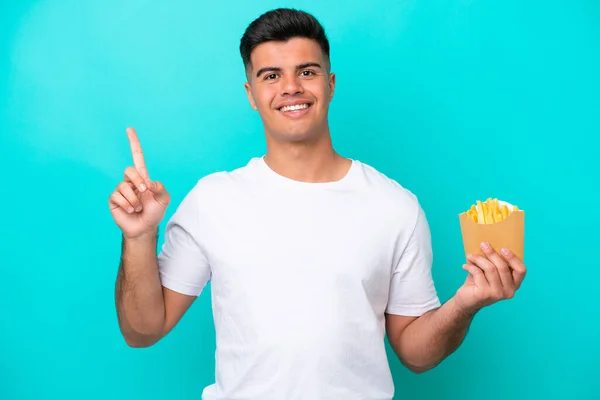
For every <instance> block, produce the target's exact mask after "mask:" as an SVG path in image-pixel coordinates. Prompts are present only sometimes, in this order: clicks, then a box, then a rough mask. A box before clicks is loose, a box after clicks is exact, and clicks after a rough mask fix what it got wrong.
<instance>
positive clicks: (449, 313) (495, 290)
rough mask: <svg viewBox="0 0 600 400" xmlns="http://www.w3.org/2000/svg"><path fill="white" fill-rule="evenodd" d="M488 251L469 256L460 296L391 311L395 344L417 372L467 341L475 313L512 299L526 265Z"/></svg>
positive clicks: (390, 334)
mask: <svg viewBox="0 0 600 400" xmlns="http://www.w3.org/2000/svg"><path fill="white" fill-rule="evenodd" d="M482 250H483V251H484V254H485V256H483V255H471V254H470V255H468V257H467V259H468V261H469V263H468V264H465V265H463V268H464V269H465V270H467V271H468V272H469V275H468V276H467V279H466V280H465V283H464V284H463V286H461V287H460V288H459V289H458V291H457V292H456V295H455V296H454V297H452V298H451V299H450V300H448V301H447V302H446V303H444V305H442V306H441V307H439V308H437V309H435V310H432V311H429V312H427V313H425V314H423V315H422V316H420V317H418V318H417V317H408V316H398V315H386V328H387V333H388V339H389V341H390V345H391V346H392V348H393V349H394V351H395V353H396V354H397V356H398V358H399V359H400V360H401V361H402V363H403V364H405V365H406V366H407V367H408V368H409V369H411V370H412V371H413V372H416V373H421V372H425V371H427V370H429V369H431V368H434V367H435V366H436V365H438V364H439V363H440V362H442V361H443V360H444V359H445V358H446V357H448V356H449V355H450V354H452V353H453V352H454V351H455V350H456V349H457V348H458V347H459V346H460V345H461V343H462V342H463V340H464V338H465V335H466V333H467V330H468V329H469V326H470V324H471V322H472V320H473V317H474V316H475V314H476V313H477V312H478V311H479V310H481V309H482V308H484V307H486V306H489V305H491V304H494V303H496V302H498V301H501V300H505V299H511V298H513V296H514V294H515V292H516V291H517V290H518V289H519V288H520V286H521V283H522V282H523V279H524V278H525V274H526V272H527V269H526V267H525V265H524V264H523V262H522V261H521V260H519V259H518V258H517V257H516V256H515V254H514V253H512V252H511V251H510V250H507V249H504V250H505V251H504V252H503V253H502V254H503V256H500V255H499V254H498V253H496V252H495V250H494V249H493V248H491V246H489V244H487V243H483V244H482Z"/></svg>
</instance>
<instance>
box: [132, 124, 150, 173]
mask: <svg viewBox="0 0 600 400" xmlns="http://www.w3.org/2000/svg"><path fill="white" fill-rule="evenodd" d="M127 137H128V138H129V146H130V147H131V154H132V156H133V165H135V168H136V169H137V170H138V172H139V173H140V174H141V175H142V177H143V178H144V179H148V178H149V175H148V170H147V169H146V162H145V161H144V153H143V152H142V145H141V144H140V140H139V139H138V136H137V133H136V132H135V129H133V128H127Z"/></svg>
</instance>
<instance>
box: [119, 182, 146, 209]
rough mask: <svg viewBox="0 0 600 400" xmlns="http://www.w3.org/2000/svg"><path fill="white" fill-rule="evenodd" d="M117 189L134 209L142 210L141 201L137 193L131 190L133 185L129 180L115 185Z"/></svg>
mask: <svg viewBox="0 0 600 400" xmlns="http://www.w3.org/2000/svg"><path fill="white" fill-rule="evenodd" d="M117 191H118V192H119V193H121V195H122V196H123V197H124V198H125V199H126V200H127V201H128V202H129V204H130V205H131V206H132V207H133V209H134V210H135V211H141V210H142V203H141V201H140V199H139V197H138V195H137V194H135V192H134V191H133V187H132V186H131V183H129V182H121V183H120V184H119V186H117Z"/></svg>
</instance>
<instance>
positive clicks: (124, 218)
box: [108, 128, 171, 238]
mask: <svg viewBox="0 0 600 400" xmlns="http://www.w3.org/2000/svg"><path fill="white" fill-rule="evenodd" d="M127 136H128V138H129V145H130V146H131V153H132V155H133V166H129V167H127V168H126V169H125V176H124V179H123V181H122V182H120V183H119V184H118V185H117V188H116V189H115V191H114V192H112V193H111V195H110V197H109V200H108V206H109V208H110V212H111V213H112V216H113V219H114V220H115V222H116V223H117V225H118V226H119V228H120V229H121V231H122V232H123V235H124V236H125V237H126V238H138V237H141V236H144V235H146V234H150V235H153V234H155V233H156V230H157V227H158V225H159V224H160V222H161V221H162V219H163V217H164V215H165V211H166V209H167V207H168V205H169V203H170V201H171V196H170V195H169V192H167V190H166V189H165V187H164V185H163V184H161V183H160V182H157V181H152V180H151V179H150V176H149V174H148V169H147V168H146V163H145V161H144V154H143V153H142V147H141V145H140V141H139V139H138V136H137V134H136V132H135V130H134V129H133V128H128V129H127Z"/></svg>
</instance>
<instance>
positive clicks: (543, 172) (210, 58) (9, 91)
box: [0, 0, 600, 400]
mask: <svg viewBox="0 0 600 400" xmlns="http://www.w3.org/2000/svg"><path fill="white" fill-rule="evenodd" d="M290 5H291V6H295V7H299V8H302V9H305V10H307V11H309V12H312V13H314V15H315V16H317V17H318V18H319V19H320V20H321V21H322V23H323V24H324V26H325V28H326V31H327V33H328V35H329V38H330V41H331V46H332V53H331V57H332V64H333V70H334V71H335V72H336V73H337V82H338V86H337V93H336V96H335V99H334V102H333V103H332V109H331V118H330V122H331V127H332V132H333V136H334V141H335V146H336V148H337V149H338V150H339V151H340V152H341V153H342V154H344V155H345V156H348V157H352V158H356V159H359V160H361V161H363V162H366V163H368V164H371V165H373V166H375V167H376V168H378V169H379V170H381V171H382V172H384V173H386V174H388V175H389V176H390V177H392V178H394V179H396V180H398V181H399V182H400V183H401V184H402V185H404V186H405V187H407V188H409V189H410V190H412V191H413V192H415V193H416V194H417V195H418V196H419V198H420V200H421V202H422V205H423V207H424V209H425V211H426V213H427V215H428V218H429V222H430V225H431V230H432V235H433V246H434V254H435V264H434V277H435V280H436V285H437V288H438V291H439V293H440V296H441V298H442V300H444V301H445V300H447V299H448V298H449V297H450V296H452V295H453V294H454V292H455V291H456V289H457V288H458V287H459V286H460V285H461V284H462V282H463V280H464V278H465V273H464V271H463V270H462V269H461V264H462V262H463V259H464V258H463V250H462V243H461V237H460V230H459V229H460V228H459V224H458V217H457V214H458V213H459V212H461V211H463V210H465V209H466V208H468V207H469V206H470V205H471V204H472V203H473V202H474V201H475V200H477V199H480V200H484V199H485V198H487V197H498V198H500V199H505V200H508V201H512V202H514V203H516V204H517V205H519V206H520V207H521V208H523V209H525V211H526V251H525V261H526V263H527V266H528V268H529V274H528V276H527V279H526V281H525V283H524V285H523V287H522V288H521V290H520V291H519V293H518V295H517V296H516V297H515V298H514V299H513V300H511V301H506V302H502V303H499V304H496V305H494V306H492V307H490V308H488V309H486V310H485V311H484V312H482V313H481V314H480V315H479V316H478V317H477V318H476V320H475V322H474V324H473V326H472V328H471V330H470V332H469V334H468V337H467V339H466V341H465V343H464V344H463V346H462V347H461V348H460V349H459V351H458V352H457V353H455V354H454V355H452V356H451V357H450V358H449V359H447V360H446V361H445V362H444V363H443V364H442V365H440V366H439V367H438V368H436V369H435V370H433V371H431V372H429V373H426V374H424V375H413V374H411V373H409V372H408V371H407V370H406V369H404V368H403V367H401V366H400V364H399V363H398V361H397V360H396V359H395V357H394V356H393V355H391V354H390V362H391V364H392V368H393V373H394V379H395V382H396V385H397V396H396V398H398V399H436V400H437V399H463V400H467V399H472V400H475V399H477V400H479V399H484V398H485V399H487V400H492V399H509V398H510V399H533V398H542V399H546V400H548V399H564V398H573V399H593V398H595V399H597V398H599V397H600V384H599V383H598V382H599V381H598V380H597V375H598V372H599V367H598V359H599V357H600V323H599V322H598V321H599V319H600V318H599V317H600V313H599V312H598V304H597V299H598V288H597V287H598V284H597V282H598V280H599V279H600V269H599V267H600V265H599V264H600V263H599V261H598V255H597V252H596V250H595V249H597V247H596V246H597V244H598V239H599V235H598V226H599V223H600V217H599V212H598V198H599V196H600V190H599V189H598V184H599V183H600V182H599V179H598V176H599V172H600V162H599V157H598V150H599V144H600V140H599V139H598V137H599V135H600V100H599V93H600V3H599V2H598V1H594V0H589V1H583V0H580V1H575V0H570V1H567V0H564V1H548V0H546V1H517V0H509V1H502V2H500V1H475V0H451V1H430V2H425V1H408V0H407V1H400V2H388V1H376V2H359V1H356V2H323V3H321V1H316V0H315V1H298V2H294V3H290V2H275V1H266V0H261V1H251V2H248V1H237V0H236V1H228V2H214V3H205V2H197V1H192V0H179V1H174V0H169V1H166V0H163V1H153V2H151V1H142V0H136V1H127V0H125V1H123V0H104V1H100V0H95V1H91V0H88V1H85V2H82V1H76V0H62V1H58V0H55V1H16V0H15V1H8V2H7V0H4V1H3V2H2V5H1V6H0V50H1V51H0V55H1V57H2V58H1V59H0V63H1V64H0V112H1V114H0V168H1V171H2V180H1V182H0V191H1V193H0V201H1V209H2V211H3V216H2V225H3V229H2V240H1V241H0V251H1V254H0V272H1V275H0V276H1V277H2V283H3V284H2V290H1V291H0V304H1V307H2V319H1V322H0V398H2V399H26V400H30V399H31V400H33V399H36V400H38V399H39V400H41V399H56V398H61V399H76V398H77V399H80V398H86V399H142V398H143V399H146V400H151V399H164V398H167V399H199V397H200V393H201V391H202V389H203V387H204V386H205V385H207V384H209V383H211V382H212V381H213V379H214V376H213V368H214V358H213V354H214V345H215V343H214V331H213V325H212V314H211V310H210V288H208V289H207V290H206V291H205V292H204V293H203V294H202V296H201V297H200V298H199V300H198V301H197V302H196V303H195V304H194V306H193V307H192V309H191V310H190V311H189V313H188V314H187V315H186V316H185V317H184V319H183V320H182V321H181V323H180V325H179V326H178V327H177V328H176V329H175V330H174V331H173V332H172V333H171V334H170V335H169V336H168V337H166V338H165V339H164V340H163V341H161V342H160V343H159V344H157V345H156V346H154V347H152V348H149V349H131V348H128V347H127V346H126V345H125V343H124V341H123V339H122V338H121V337H120V335H119V330H118V326H117V319H116V314H115V309H114V300H113V288H114V280H115V277H116V273H117V266H118V262H119V254H120V236H119V231H118V229H117V228H116V226H115V225H114V223H113V221H112V219H111V216H110V214H109V212H108V207H107V199H108V196H109V194H110V193H111V192H112V190H114V188H115V186H116V184H117V183H118V182H119V180H120V179H121V178H122V174H123V170H124V169H125V167H127V166H128V165H130V164H131V162H132V161H131V156H130V153H129V147H128V142H127V137H126V135H125V128H126V127H127V126H134V127H136V128H137V130H138V133H139V135H140V139H141V142H142V146H143V148H144V151H145V154H146V162H147V164H148V167H149V169H150V174H151V176H152V177H153V178H154V179H158V180H161V181H162V182H164V183H165V184H166V186H167V188H168V189H169V191H170V192H171V194H172V197H173V206H172V207H171V208H170V209H169V211H168V215H167V217H169V216H170V215H171V214H172V212H173V211H174V209H175V206H176V205H177V204H178V203H179V202H180V201H181V199H182V198H183V196H184V195H185V194H186V193H187V191H188V190H189V189H191V187H192V186H193V185H194V183H195V182H196V181H197V179H199V178H200V177H201V176H203V175H206V174H208V173H211V172H214V171H217V170H224V169H232V168H235V167H238V166H241V165H243V164H245V163H246V162H247V161H248V159H249V158H250V157H253V156H257V155H262V154H263V152H264V137H263V133H262V125H261V122H260V119H259V118H258V115H257V114H256V113H255V112H254V111H252V109H251V108H250V106H249V105H248V104H247V99H246V96H245V93H244V89H243V83H244V74H243V68H242V63H241V58H240V56H239V53H238V45H239V38H240V37H241V35H242V33H243V31H244V29H245V28H246V25H247V24H248V23H249V22H250V21H251V20H252V19H254V18H255V17H257V16H258V15H260V14H261V13H262V12H264V11H266V10H268V9H271V8H275V7H279V6H290ZM162 227H163V228H164V225H163V226H162Z"/></svg>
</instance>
